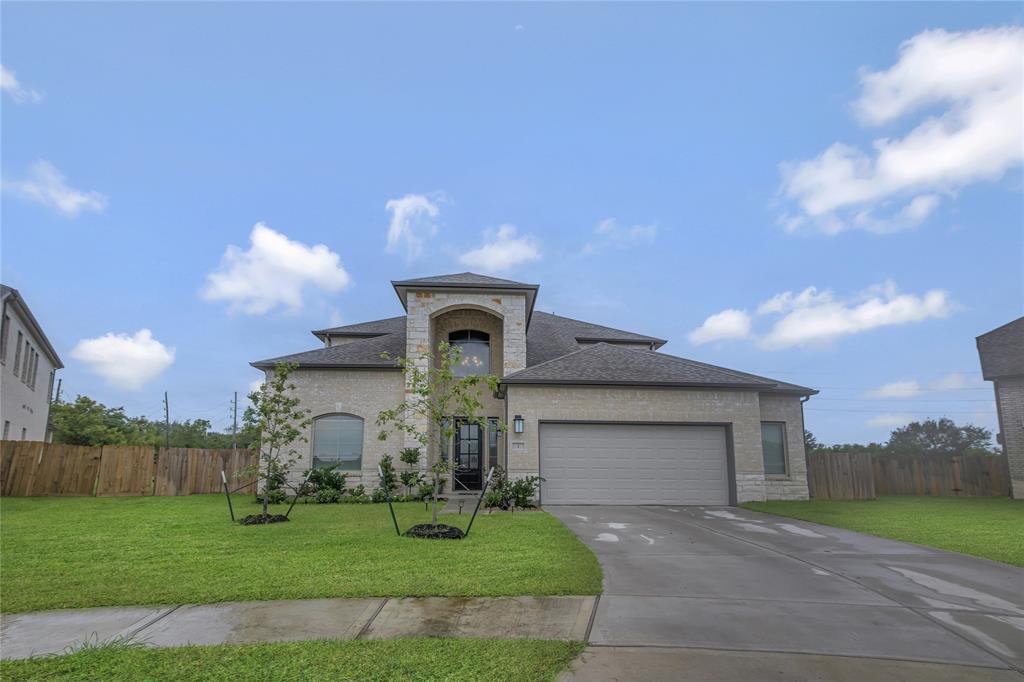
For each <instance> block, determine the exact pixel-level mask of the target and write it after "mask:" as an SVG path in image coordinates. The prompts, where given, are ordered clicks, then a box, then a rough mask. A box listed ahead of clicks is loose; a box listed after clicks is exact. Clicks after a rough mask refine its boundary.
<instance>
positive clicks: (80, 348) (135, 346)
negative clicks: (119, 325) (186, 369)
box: [71, 329, 174, 391]
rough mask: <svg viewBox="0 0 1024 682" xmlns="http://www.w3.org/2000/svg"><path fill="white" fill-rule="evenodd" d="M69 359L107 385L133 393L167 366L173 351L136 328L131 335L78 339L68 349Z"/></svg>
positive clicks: (109, 335) (147, 332) (172, 356)
mask: <svg viewBox="0 0 1024 682" xmlns="http://www.w3.org/2000/svg"><path fill="white" fill-rule="evenodd" d="M71 357H73V358H75V359H76V360H79V361H81V362H84V363H86V364H87V365H89V368H90V369H91V370H92V372H93V373H95V374H98V375H99V376H101V377H103V378H104V379H105V380H106V381H107V383H109V384H110V385H112V386H116V387H118V388H123V389H127V390H130V391H137V390H139V389H140V388H142V386H143V385H144V384H146V383H147V382H149V381H151V380H153V379H155V378H157V377H158V376H160V375H161V374H162V373H163V372H164V370H165V369H167V368H168V367H170V366H171V364H172V363H173V362H174V348H168V347H167V346H165V345H164V344H162V343H160V342H159V341H157V340H156V339H154V338H153V333H152V332H150V331H149V330H148V329H140V330H139V331H137V332H135V335H134V336H129V335H128V334H114V333H107V334H104V335H103V336H100V337H98V338H95V339H82V340H81V341H79V342H78V345H77V346H75V347H74V348H73V349H72V351H71Z"/></svg>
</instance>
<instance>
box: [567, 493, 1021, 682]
mask: <svg viewBox="0 0 1024 682" xmlns="http://www.w3.org/2000/svg"><path fill="white" fill-rule="evenodd" d="M547 511H549V512H551V513H552V514H554V515H555V516H557V517H558V518H559V519H561V520H562V521H563V522H564V523H565V524H566V525H567V526H568V527H569V528H571V529H572V530H573V531H574V532H576V534H577V535H579V537H580V538H581V539H582V540H583V541H584V542H585V543H586V544H587V545H588V546H589V547H590V548H591V549H593V550H594V552H595V553H596V554H597V556H598V558H599V559H600V561H601V565H602V566H603V568H604V594H603V595H602V596H601V598H600V602H599V604H598V607H597V611H596V614H595V617H594V621H593V625H592V627H591V630H590V634H589V642H590V644H591V645H592V647H591V648H589V649H588V650H587V652H586V653H585V654H584V655H583V657H582V658H581V660H580V661H579V662H578V663H577V665H576V666H574V670H573V672H572V673H571V674H570V675H569V676H568V677H569V678H570V679H607V680H611V679H639V678H640V677H644V678H646V679H685V676H684V675H683V673H682V671H685V670H689V671H691V673H690V674H692V675H695V677H692V679H702V680H710V679H748V678H750V677H767V675H766V673H767V672H773V673H777V674H779V675H781V676H782V677H783V678H786V679H798V678H799V679H930V680H945V679H950V680H953V679H992V680H997V679H998V680H1006V679H1015V680H1021V679H1024V676H1019V674H1018V673H1019V671H1021V670H1024V570H1021V569H1018V568H1014V567H1011V566H1007V565H1004V564H999V563H995V562H991V561H986V560H984V559H976V558H973V557H967V556H963V555H959V554H953V553H949V552H943V551H940V550H934V549H929V548H925V547H920V546H917V545H911V544H907V543H902V542H896V541H892V540H885V539H882V538H876V537H871V536H868V535H863V534H860V533H854V532H852V531H846V530H841V529H837V528H830V527H827V526H819V525H817V524H812V523H806V522H802V521H796V520H793V519H786V518H782V517H777V516H771V515H767V514H758V513H756V512H750V511H746V510H743V509H736V508H732V507H618V506H575V507H574V506H565V507H550V508H548V509H547ZM750 651H757V652H768V653H764V654H760V655H757V656H754V657H752V656H751V655H750V654H742V653H735V654H733V655H727V654H724V653H723V652H750ZM833 657H844V658H833ZM895 661H916V662H921V663H906V664H904V663H895ZM936 664H939V665H936ZM872 665H877V666H878V670H873V669H872V668H871V666H872ZM644 666H647V667H646V668H644ZM730 666H739V667H730ZM744 666H748V667H746V668H745V667H744ZM749 666H754V667H753V668H749ZM794 666H795V667H794ZM865 666H867V667H865ZM960 666H965V667H960ZM769 668H772V670H768V669H769ZM701 671H703V672H701ZM744 671H746V672H744ZM752 671H756V672H754V673H752ZM822 671H824V672H822ZM1014 671H1016V672H1014Z"/></svg>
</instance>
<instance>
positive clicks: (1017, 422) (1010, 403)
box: [977, 317, 1024, 500]
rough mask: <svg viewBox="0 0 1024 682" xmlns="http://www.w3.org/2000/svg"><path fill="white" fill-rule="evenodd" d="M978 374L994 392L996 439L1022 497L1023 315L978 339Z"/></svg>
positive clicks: (1012, 483) (1015, 489)
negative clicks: (997, 430) (987, 382)
mask: <svg viewBox="0 0 1024 682" xmlns="http://www.w3.org/2000/svg"><path fill="white" fill-rule="evenodd" d="M977 344H978V357H980V358H981V374H982V376H984V377H985V380H986V381H991V382H992V383H993V385H994V387H995V392H996V412H997V413H998V415H999V435H998V436H997V437H996V438H997V440H998V441H999V442H1000V443H1001V444H1002V446H1003V453H1004V454H1005V455H1006V463H1007V465H1008V466H1009V468H1010V486H1011V494H1012V495H1013V497H1014V498H1015V499H1018V500H1024V317H1019V318H1017V319H1016V320H1014V321H1013V322H1009V323H1007V324H1004V325H1003V326H1002V327H998V328H996V329H993V330H992V331H990V332H988V333H986V334H982V335H981V336H979V337H978V338H977Z"/></svg>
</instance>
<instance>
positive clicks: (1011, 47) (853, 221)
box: [780, 26, 1024, 234]
mask: <svg viewBox="0 0 1024 682" xmlns="http://www.w3.org/2000/svg"><path fill="white" fill-rule="evenodd" d="M860 80H861V95H860V97H859V98H858V99H857V101H856V102H854V104H853V109H854V111H855V113H856V114H857V116H858V118H859V119H860V121H861V122H862V123H864V124H866V125H873V126H878V125H886V124H891V123H893V122H895V121H897V120H900V119H903V118H905V117H907V116H908V115H910V114H913V113H919V112H921V111H922V110H928V109H930V108H933V107H939V106H942V107H945V109H944V110H943V111H942V112H941V113H940V114H939V115H937V116H929V117H927V118H925V119H924V120H922V121H920V122H919V123H918V124H917V126H916V127H914V128H913V129H912V130H910V132H908V133H907V134H906V135H905V136H904V137H902V138H898V137H897V138H893V137H880V138H878V139H876V140H875V141H874V143H873V150H872V151H871V152H865V151H863V150H861V149H858V148H856V147H853V146H850V145H847V144H843V143H841V142H837V143H835V144H833V145H832V146H830V147H829V148H828V149H826V150H825V151H824V152H822V154H821V155H820V156H818V157H816V158H814V159H810V160H805V161H797V162H787V163H783V164H782V165H781V169H782V175H783V182H782V193H783V195H784V196H785V197H787V198H788V199H790V200H792V201H793V202H794V203H795V205H796V210H795V212H791V213H790V214H788V215H785V216H783V217H782V218H781V219H780V222H781V223H782V224H783V225H784V226H785V227H786V229H787V230H790V231H792V230H796V229H800V228H811V229H817V230H819V231H822V232H824V233H826V234H836V233H838V232H841V231H843V230H845V229H848V228H851V227H852V228H860V229H865V230H870V231H873V232H891V231H894V230H900V229H907V228H911V227H915V226H917V225H918V224H920V223H921V222H922V221H923V220H925V219H926V218H927V217H928V216H929V215H930V214H931V213H932V212H933V211H934V210H935V208H936V207H937V206H938V203H939V196H938V195H939V194H952V193H953V192H955V191H956V190H958V189H960V188H962V187H965V186H967V185H970V184H974V183H977V182H983V181H994V180H998V179H999V178H1000V177H1002V176H1003V174H1004V173H1005V172H1006V171H1007V170H1009V169H1010V168H1012V167H1014V166H1017V165H1018V164H1020V163H1021V161H1022V160H1024V124H1022V118H1024V28H1022V27H1019V26H1018V27H1006V28H989V29H981V30H978V31H970V32H959V33H958V32H947V31H944V30H932V31H925V32H923V33H919V34H918V35H916V36H914V37H913V38H911V39H910V40H908V41H906V42H904V43H903V45H902V46H901V47H900V55H899V59H898V61H897V62H896V63H895V64H894V65H893V66H891V67H890V68H889V69H887V70H883V71H868V70H863V71H862V72H861V74H860Z"/></svg>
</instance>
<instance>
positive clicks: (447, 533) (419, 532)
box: [405, 523, 465, 540]
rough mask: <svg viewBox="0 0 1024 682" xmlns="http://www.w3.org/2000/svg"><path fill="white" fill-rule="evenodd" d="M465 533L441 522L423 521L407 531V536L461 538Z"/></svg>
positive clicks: (432, 538) (429, 538)
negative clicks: (432, 523) (433, 523)
mask: <svg viewBox="0 0 1024 682" xmlns="http://www.w3.org/2000/svg"><path fill="white" fill-rule="evenodd" d="M464 535H465V533H463V532H462V530H461V529H460V528H455V527H454V526H446V525H444V524H443V523H439V524H437V525H436V526H434V525H431V524H429V523H421V524H419V525H418V526H413V527H412V528H410V529H409V530H407V531H405V536H406V537H407V538H427V539H428V540H461V539H462V538H463V536H464Z"/></svg>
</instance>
